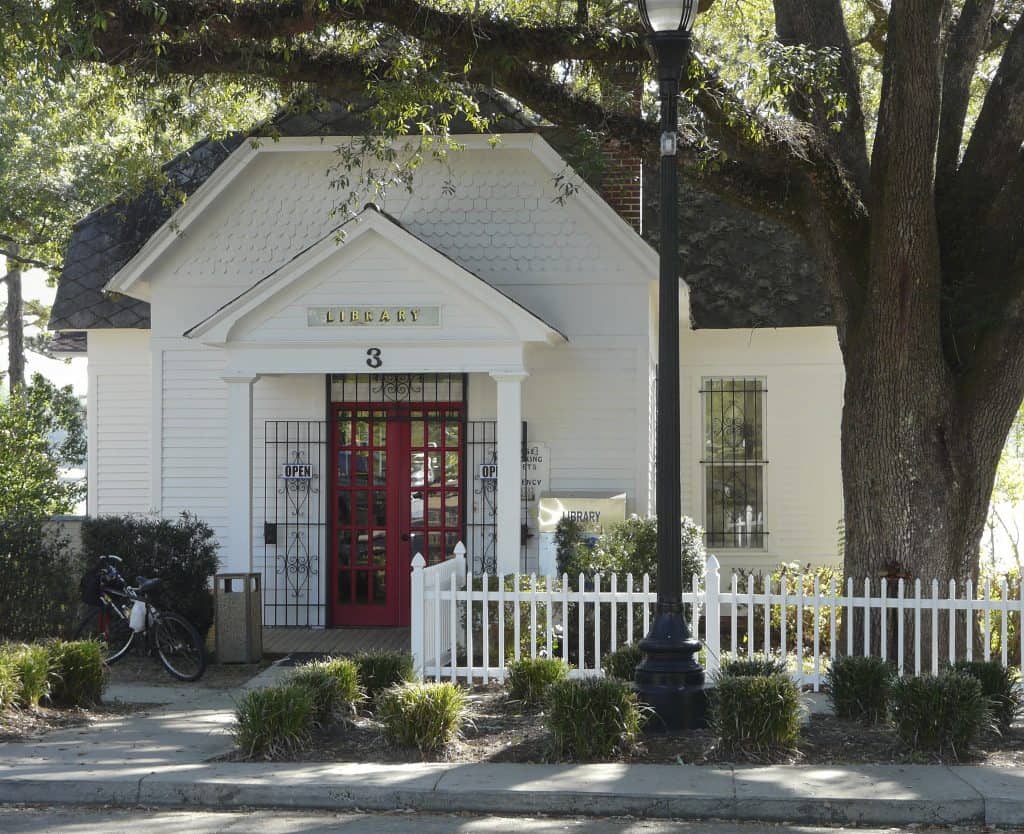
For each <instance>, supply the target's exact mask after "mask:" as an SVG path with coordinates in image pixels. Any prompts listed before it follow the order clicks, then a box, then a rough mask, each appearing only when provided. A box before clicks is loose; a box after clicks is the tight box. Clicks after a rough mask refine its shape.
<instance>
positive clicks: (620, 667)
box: [601, 645, 644, 681]
mask: <svg viewBox="0 0 1024 834" xmlns="http://www.w3.org/2000/svg"><path fill="white" fill-rule="evenodd" d="M643 656H644V653H643V652H642V651H640V649H639V647H638V646H634V645H628V646H621V647H620V648H618V649H616V650H615V651H613V652H608V654H606V655H605V656H604V660H603V661H602V662H601V668H602V669H604V671H605V674H606V675H608V676H609V677H612V678H615V679H616V680H620V681H631V680H633V676H634V674H635V673H636V667H637V664H638V663H639V662H640V661H641V660H643Z"/></svg>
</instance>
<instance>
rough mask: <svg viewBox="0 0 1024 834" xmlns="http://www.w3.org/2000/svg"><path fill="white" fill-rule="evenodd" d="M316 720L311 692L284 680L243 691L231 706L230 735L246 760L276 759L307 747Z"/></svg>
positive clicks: (309, 689) (313, 696) (306, 688)
mask: <svg viewBox="0 0 1024 834" xmlns="http://www.w3.org/2000/svg"><path fill="white" fill-rule="evenodd" d="M315 723H316V703H315V695H314V693H313V691H312V689H311V688H310V687H308V686H303V685H300V684H296V683H291V682H289V683H286V684H284V685H283V686H272V687H269V688H267V689H255V690H253V691H252V692H249V693H247V694H246V695H245V696H244V697H243V698H242V700H241V701H239V702H238V704H237V706H236V707H235V724H234V726H233V727H232V729H231V734H232V736H233V738H234V740H235V744H236V745H238V749H239V750H240V751H241V753H242V755H243V756H245V757H246V758H248V759H253V758H266V759H276V758H280V757H282V756H287V755H289V754H291V753H295V752H296V751H299V750H302V749H304V748H306V747H308V746H309V742H310V738H311V735H310V734H311V731H312V729H313V726H314V725H315Z"/></svg>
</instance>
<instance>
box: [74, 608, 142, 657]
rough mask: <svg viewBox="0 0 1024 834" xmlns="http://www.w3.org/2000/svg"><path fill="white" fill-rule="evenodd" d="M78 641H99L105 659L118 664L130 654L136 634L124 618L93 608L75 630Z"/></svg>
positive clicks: (102, 609) (103, 609)
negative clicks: (129, 650)
mask: <svg viewBox="0 0 1024 834" xmlns="http://www.w3.org/2000/svg"><path fill="white" fill-rule="evenodd" d="M74 637H75V639H76V640H98V641H99V642H100V643H102V644H103V647H104V648H103V651H104V659H105V660H106V662H107V663H117V661H119V660H120V659H121V658H122V657H124V656H125V655H126V654H127V653H128V649H130V648H131V645H132V641H133V640H134V639H135V632H134V631H132V629H131V626H129V625H128V621H127V620H126V619H124V617H119V616H118V615H117V614H116V613H115V614H111V613H110V612H109V611H107V610H106V609H105V608H93V609H91V610H90V611H89V613H88V614H86V615H85V619H84V620H82V622H81V623H79V624H78V628H76V629H75V634H74Z"/></svg>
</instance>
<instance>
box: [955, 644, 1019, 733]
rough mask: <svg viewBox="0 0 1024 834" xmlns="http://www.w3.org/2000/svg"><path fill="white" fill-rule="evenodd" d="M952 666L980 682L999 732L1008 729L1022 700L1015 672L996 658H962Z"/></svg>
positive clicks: (982, 692)
mask: <svg viewBox="0 0 1024 834" xmlns="http://www.w3.org/2000/svg"><path fill="white" fill-rule="evenodd" d="M953 668H954V669H955V670H956V671H957V672H960V673H961V674H964V675H969V676H970V677H972V678H974V679H976V680H977V681H978V683H980V684H981V694H982V695H983V696H984V697H985V698H988V700H989V704H990V706H991V709H992V717H993V718H994V719H995V722H996V725H997V726H998V727H999V729H1000V731H1001V732H1006V731H1007V730H1008V729H1010V725H1011V724H1012V723H1013V719H1014V718H1016V717H1017V713H1019V712H1020V710H1021V706H1022V702H1024V695H1021V691H1020V689H1018V687H1017V674H1015V673H1014V672H1013V670H1012V669H1005V668H1003V665H1002V664H1001V663H1000V662H999V661H998V660H990V661H987V662H986V661H982V660H976V661H973V662H971V661H967V660H963V661H960V662H959V663H957V664H955V665H954V666H953Z"/></svg>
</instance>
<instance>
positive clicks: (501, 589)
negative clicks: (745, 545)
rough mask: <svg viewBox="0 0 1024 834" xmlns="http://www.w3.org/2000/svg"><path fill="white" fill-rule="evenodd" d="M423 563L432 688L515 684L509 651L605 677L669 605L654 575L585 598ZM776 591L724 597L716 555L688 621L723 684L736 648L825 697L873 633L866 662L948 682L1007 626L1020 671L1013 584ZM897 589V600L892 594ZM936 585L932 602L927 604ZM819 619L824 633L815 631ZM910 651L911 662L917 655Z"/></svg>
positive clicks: (418, 578) (414, 632)
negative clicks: (950, 666) (607, 661)
mask: <svg viewBox="0 0 1024 834" xmlns="http://www.w3.org/2000/svg"><path fill="white" fill-rule="evenodd" d="M412 566H413V571H412V611H411V615H412V616H411V629H410V635H411V643H412V655H413V661H414V665H415V670H416V674H417V675H418V676H419V677H420V678H422V679H431V680H451V681H466V682H470V683H472V682H475V681H480V682H482V683H487V682H489V681H499V682H500V681H504V679H505V676H506V658H507V657H509V656H511V657H513V658H514V659H516V660H518V659H519V658H520V657H538V656H542V657H559V658H561V659H563V660H565V661H566V662H567V663H571V664H572V666H573V668H572V670H571V671H570V676H572V677H584V676H593V675H601V674H603V672H602V670H601V660H602V658H603V657H604V655H605V654H606V653H607V652H611V651H615V650H616V649H617V648H620V647H621V646H623V645H628V644H632V643H634V642H636V641H639V640H640V639H641V638H642V637H643V635H644V634H646V633H647V631H648V629H649V626H650V621H651V617H652V616H653V614H654V610H655V604H656V602H657V594H656V593H655V592H653V591H652V590H651V588H650V585H651V583H650V577H649V576H648V575H647V574H645V575H644V576H643V577H642V578H641V579H640V581H639V582H636V581H635V580H634V578H633V576H632V575H626V576H625V577H624V578H622V581H620V577H618V576H617V575H615V574H612V575H610V576H607V577H604V576H595V577H594V578H593V579H591V580H589V581H588V580H587V579H586V578H585V577H584V576H583V574H580V575H579V577H577V582H576V587H575V589H573V588H572V587H571V582H570V579H569V577H568V575H566V574H563V575H562V576H561V577H538V576H537V575H536V574H531V575H529V576H526V575H523V574H510V575H507V576H504V577H497V576H494V575H480V574H472V573H467V570H466V548H465V546H464V545H463V544H462V543H461V542H460V543H459V544H458V545H457V546H456V548H455V551H454V554H453V556H452V558H450V559H448V560H446V561H444V562H441V563H439V564H436V565H431V566H429V567H427V566H426V562H425V560H424V559H423V557H422V555H420V554H416V557H415V558H414V559H413V563H412ZM765 583H766V586H765V587H764V588H763V589H762V590H756V583H755V580H754V577H753V576H748V577H747V578H746V583H745V587H741V583H740V582H739V580H738V577H737V576H736V575H735V574H733V575H732V578H731V582H730V584H729V585H728V586H727V587H726V588H723V587H722V583H721V567H720V565H719V562H718V559H717V558H716V557H715V556H709V557H708V559H707V570H706V575H705V577H704V581H703V583H701V582H700V580H699V579H698V577H696V576H695V577H693V582H692V586H691V588H689V589H688V590H686V591H684V592H683V594H682V597H681V602H682V603H683V606H684V615H685V616H686V618H687V621H688V622H689V624H690V632H691V634H693V635H695V636H697V637H698V638H699V639H700V640H701V642H702V644H703V652H702V655H703V662H704V667H705V670H706V672H707V675H708V678H709V680H713V679H714V675H715V673H716V672H717V671H718V668H719V664H720V662H721V659H722V657H723V653H725V654H726V655H729V656H737V657H745V656H750V655H753V654H755V653H756V654H760V653H762V652H765V651H767V652H769V653H771V654H774V655H776V656H779V657H785V658H786V661H787V664H788V668H789V670H790V673H791V674H792V676H793V678H794V679H795V680H796V682H797V683H799V684H801V685H803V686H807V687H810V688H812V689H813V690H814V691H815V692H817V691H818V690H819V688H820V686H821V684H822V682H823V681H824V678H825V674H826V671H827V664H828V663H829V662H830V661H831V660H832V659H833V658H835V657H836V655H837V654H839V653H843V654H853V653H854V651H855V640H854V635H855V633H857V634H860V635H862V636H863V642H862V643H861V644H860V646H859V651H860V652H861V653H863V654H868V653H871V654H874V655H878V656H880V657H881V658H882V659H883V660H891V661H892V662H893V663H894V664H895V666H896V669H897V673H898V674H899V675H901V676H902V675H905V674H913V675H915V676H917V675H921V674H922V672H923V671H924V672H930V673H931V674H938V672H939V670H940V666H941V664H940V656H941V655H940V649H941V650H942V651H944V652H948V654H947V656H949V657H956V656H957V652H958V650H959V652H960V656H962V657H966V659H968V660H973V659H974V657H975V638H976V637H978V638H980V641H981V647H982V648H981V649H980V651H981V655H980V656H981V657H983V658H984V659H985V660H990V659H991V658H992V655H993V653H992V645H991V644H992V639H991V637H992V629H993V627H994V626H995V624H997V623H998V624H999V627H1000V628H1001V632H1000V634H1001V639H1000V641H999V650H998V652H996V658H997V659H998V660H1000V662H1001V663H1002V665H1003V666H1007V665H1009V660H1010V652H1011V647H1010V640H1009V639H1007V637H1008V635H1009V634H1010V633H1011V632H1012V631H1013V630H1014V629H1013V628H1012V627H1011V625H1012V624H1014V623H1015V625H1016V629H1015V630H1016V635H1015V638H1014V642H1015V643H1016V642H1017V641H1019V647H1017V646H1014V649H1013V650H1015V649H1016V648H1019V650H1020V654H1019V655H1018V657H1024V628H1022V627H1021V626H1022V625H1024V594H1020V593H1018V595H1017V598H1011V595H1010V588H1009V586H1008V585H1007V582H1006V581H1005V579H1004V580H1003V581H1002V583H1001V587H999V588H997V589H996V590H997V591H998V595H997V596H996V597H994V598H993V597H992V593H991V592H992V588H991V586H990V585H989V583H987V582H986V583H984V584H983V587H982V589H981V590H982V591H983V595H982V597H981V598H975V597H976V594H975V588H974V586H973V585H972V583H971V582H970V581H968V582H967V583H965V585H964V586H963V588H962V590H963V594H962V595H961V596H958V595H957V586H956V583H955V582H954V581H953V580H950V581H949V582H948V583H947V584H946V585H945V586H943V585H941V584H940V583H939V581H938V580H933V581H932V582H931V583H929V584H930V587H926V586H924V585H923V583H922V582H921V580H920V579H916V580H914V581H913V583H908V582H906V581H905V580H903V579H900V580H898V581H897V582H896V583H895V587H894V583H890V582H888V581H887V580H886V579H882V580H881V583H880V588H879V591H878V593H875V594H872V583H871V580H869V579H865V580H864V583H863V588H862V590H863V593H862V594H861V595H859V596H858V595H857V594H856V590H857V587H856V585H857V583H855V582H854V581H853V579H852V578H851V579H849V580H848V581H847V583H846V589H845V593H842V589H841V588H839V589H837V587H836V584H835V581H834V580H833V581H831V582H829V584H828V586H827V587H826V588H822V587H820V583H819V581H818V579H817V577H815V578H814V579H813V582H812V583H810V584H812V590H811V592H810V593H808V592H807V591H806V590H805V588H806V585H807V584H809V583H806V582H805V578H804V577H803V576H802V575H801V576H800V577H799V578H798V580H797V584H796V590H795V591H793V590H791V589H789V588H788V587H787V583H786V580H785V578H783V580H782V581H780V582H779V584H778V587H775V585H774V583H773V582H772V580H771V579H770V578H766V580H765ZM891 590H894V591H895V596H890V591H891ZM925 590H928V591H929V592H930V593H929V594H928V595H924V594H923V591H925ZM942 590H945V591H946V592H947V593H946V595H945V596H942V595H941V593H940V591H942ZM868 612H870V614H869V615H866V614H868ZM808 613H809V614H810V618H811V624H810V625H809V626H805V619H807V616H808ZM784 614H785V615H784ZM794 614H795V617H794V616H793V615H794ZM943 615H944V616H943ZM844 617H845V618H847V622H852V623H854V627H851V628H847V629H845V632H844V633H845V641H846V651H845V652H840V646H839V643H838V641H839V637H840V623H841V620H842V618H844ZM791 620H793V621H794V622H791ZM943 621H945V622H944V624H943ZM709 624H716V625H717V627H709ZM922 626H924V627H925V628H924V630H923V629H922ZM908 635H909V637H910V639H909V640H908V639H906V638H907V637H908ZM922 635H924V636H925V637H926V638H927V642H926V641H924V640H922ZM723 643H725V645H723ZM823 644H824V645H823ZM908 646H909V649H910V652H909V653H910V654H911V655H912V656H911V657H907V656H906V654H907V648H908ZM926 654H927V658H926V657H925V655H926Z"/></svg>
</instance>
